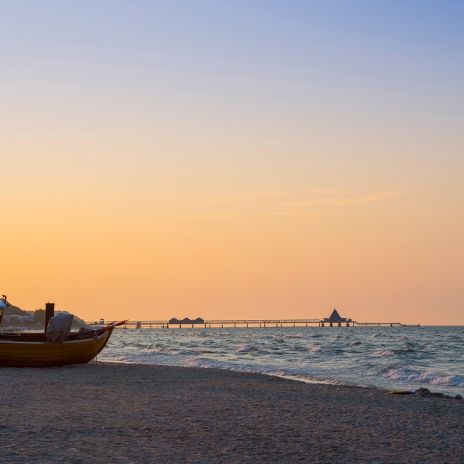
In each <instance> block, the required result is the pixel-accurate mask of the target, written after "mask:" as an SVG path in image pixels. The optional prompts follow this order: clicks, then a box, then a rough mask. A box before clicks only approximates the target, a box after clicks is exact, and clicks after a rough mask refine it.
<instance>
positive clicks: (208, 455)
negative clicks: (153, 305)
mask: <svg viewBox="0 0 464 464" xmlns="http://www.w3.org/2000/svg"><path fill="white" fill-rule="evenodd" d="M0 388H1V392H2V394H1V397H2V401H1V403H0V443H1V447H2V452H1V459H2V462H5V463H20V462H31V463H55V462H56V463H59V462H70V463H72V462H75V463H78V462H96V463H100V462H102V463H104V462H105V463H113V462H114V463H127V462H132V463H142V462H198V463H209V462H211V463H215V462H228V463H230V462H237V463H245V462H251V461H254V462H263V463H264V462H267V463H268V462H286V463H291V462H315V463H353V462H363V463H366V462H372V463H374V462H376V463H382V462H385V463H389V462H395V463H402V462H404V463H412V462H421V463H422V462H424V463H429V462H430V463H443V462H447V463H462V462H464V451H463V447H462V431H463V430H464V402H463V401H459V400H454V399H449V398H434V397H431V398H429V397H427V398H425V397H418V396H416V395H406V396H402V395H400V396H397V395H391V394H389V393H388V392H387V391H384V390H381V389H377V388H366V387H356V386H345V385H330V384H319V383H318V384H312V383H304V382H300V381H296V380H290V379H283V378H280V377H275V376H269V375H264V374H250V373H241V372H234V371H227V370H219V369H204V368H198V367H170V366H151V365H141V364H123V363H107V362H101V361H100V362H92V363H90V364H87V365H76V366H68V367H61V368H50V369H16V368H2V369H1V374H0Z"/></svg>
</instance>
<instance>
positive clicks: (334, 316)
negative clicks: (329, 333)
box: [329, 308, 345, 322]
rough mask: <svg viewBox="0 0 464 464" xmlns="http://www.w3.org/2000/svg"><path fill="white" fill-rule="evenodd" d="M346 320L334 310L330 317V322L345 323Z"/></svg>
mask: <svg viewBox="0 0 464 464" xmlns="http://www.w3.org/2000/svg"><path fill="white" fill-rule="evenodd" d="M344 320H345V318H343V317H341V316H340V314H338V311H337V310H336V309H335V308H334V310H333V311H332V314H331V315H330V317H329V321H330V322H343V321H344Z"/></svg>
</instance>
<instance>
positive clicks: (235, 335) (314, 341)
mask: <svg viewBox="0 0 464 464" xmlns="http://www.w3.org/2000/svg"><path fill="white" fill-rule="evenodd" d="M99 359H100V360H106V361H119V362H137V363H144V364H165V365H171V366H198V367H205V368H220V369H229V370H235V371H243V372H259V373H264V374H270V375H277V376H282V377H288V378H292V379H297V380H301V381H304V382H324V383H339V384H348V385H362V386H375V387H380V388H386V389H416V388H419V387H427V388H429V389H430V390H432V391H439V392H443V393H447V394H452V395H455V394H458V393H459V394H464V327H401V328H391V327H386V328H377V327H375V328H374V327H369V328H360V327H354V328H346V327H343V328H339V327H333V328H329V327H324V328H322V327H321V328H316V327H314V328H287V329H285V328H284V329H279V328H276V329H269V328H268V329H142V330H124V329H121V330H116V331H115V333H114V334H113V337H112V339H111V341H110V344H109V345H108V347H107V348H106V349H105V350H104V351H103V353H102V354H101V355H100V356H99Z"/></svg>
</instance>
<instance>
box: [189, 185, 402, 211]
mask: <svg viewBox="0 0 464 464" xmlns="http://www.w3.org/2000/svg"><path fill="white" fill-rule="evenodd" d="M407 193H408V191H407V190H399V189H397V190H382V191H372V192H359V191H353V190H341V189H323V190H291V189H289V190H274V191H250V192H238V193H236V194H231V195H229V196H226V197H222V198H218V199H215V200H208V201H202V202H198V203H195V204H193V205H190V206H187V208H188V209H193V210H197V211H204V212H205V213H208V214H214V215H218V216H308V217H310V216H333V215H340V214H346V213H347V212H348V210H349V209H350V208H355V207H357V206H362V205H373V204H376V203H382V202H386V201H391V200H395V199H397V198H399V197H401V196H403V195H405V194H407Z"/></svg>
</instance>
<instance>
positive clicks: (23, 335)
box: [0, 297, 124, 367]
mask: <svg viewBox="0 0 464 464" xmlns="http://www.w3.org/2000/svg"><path fill="white" fill-rule="evenodd" d="M1 303H3V305H2V304H1ZM6 304H7V302H6V297H4V299H3V301H2V300H0V321H1V313H2V312H3V311H2V306H3V307H6ZM123 323H124V322H118V323H114V322H113V323H111V324H108V325H107V326H105V327H99V328H96V329H84V330H81V331H80V332H71V333H70V334H69V335H68V336H67V338H66V339H65V340H64V341H62V342H58V343H56V342H55V343H52V342H50V341H47V336H46V334H45V332H20V333H0V367H2V366H9V367H52V366H64V365H66V364H80V363H88V362H89V361H91V360H92V359H94V358H95V357H96V356H97V355H98V354H99V353H100V351H101V350H103V348H105V346H106V344H107V343H108V340H109V339H110V337H111V334H112V333H113V330H114V328H115V327H116V326H118V325H121V324H123Z"/></svg>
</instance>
